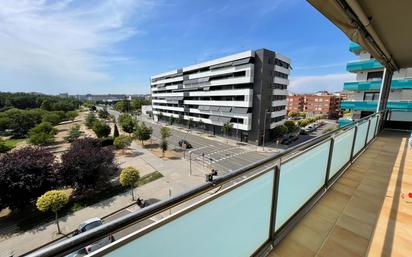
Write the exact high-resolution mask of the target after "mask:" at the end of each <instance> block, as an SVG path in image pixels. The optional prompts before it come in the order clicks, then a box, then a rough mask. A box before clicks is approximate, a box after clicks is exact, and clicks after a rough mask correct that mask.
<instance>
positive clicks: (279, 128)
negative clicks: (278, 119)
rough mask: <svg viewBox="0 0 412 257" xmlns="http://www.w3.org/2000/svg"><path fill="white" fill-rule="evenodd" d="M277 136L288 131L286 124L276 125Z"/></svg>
mask: <svg viewBox="0 0 412 257" xmlns="http://www.w3.org/2000/svg"><path fill="white" fill-rule="evenodd" d="M273 132H274V134H275V137H282V136H283V135H285V134H287V133H288V128H287V127H286V126H285V125H279V126H276V127H275V128H274V129H273Z"/></svg>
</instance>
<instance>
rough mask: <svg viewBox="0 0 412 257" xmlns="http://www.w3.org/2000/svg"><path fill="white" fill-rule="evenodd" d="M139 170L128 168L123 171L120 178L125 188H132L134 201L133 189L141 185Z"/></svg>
mask: <svg viewBox="0 0 412 257" xmlns="http://www.w3.org/2000/svg"><path fill="white" fill-rule="evenodd" d="M139 179H140V175H139V170H137V169H136V168H134V167H126V168H124V169H123V170H122V172H121V173H120V176H119V182H120V184H121V185H122V186H124V187H130V189H131V192H132V200H133V201H134V193H133V189H134V187H136V186H137V183H139Z"/></svg>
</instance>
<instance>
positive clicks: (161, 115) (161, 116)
mask: <svg viewBox="0 0 412 257" xmlns="http://www.w3.org/2000/svg"><path fill="white" fill-rule="evenodd" d="M162 119H163V113H161V112H159V114H157V121H162Z"/></svg>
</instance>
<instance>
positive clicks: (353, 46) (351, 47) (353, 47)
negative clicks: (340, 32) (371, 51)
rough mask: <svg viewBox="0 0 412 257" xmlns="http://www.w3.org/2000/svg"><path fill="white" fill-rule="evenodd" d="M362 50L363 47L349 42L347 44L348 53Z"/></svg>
mask: <svg viewBox="0 0 412 257" xmlns="http://www.w3.org/2000/svg"><path fill="white" fill-rule="evenodd" d="M362 49H363V47H362V46H361V45H359V44H357V43H355V42H350V44H349V51H351V52H352V53H356V52H359V51H360V50H362Z"/></svg>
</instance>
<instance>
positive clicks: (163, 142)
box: [160, 139, 168, 157]
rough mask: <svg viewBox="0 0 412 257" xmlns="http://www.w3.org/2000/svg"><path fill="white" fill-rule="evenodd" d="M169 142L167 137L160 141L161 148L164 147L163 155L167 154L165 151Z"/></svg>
mask: <svg viewBox="0 0 412 257" xmlns="http://www.w3.org/2000/svg"><path fill="white" fill-rule="evenodd" d="M167 147H168V143H167V140H166V139H162V140H161V141H160V149H162V156H163V157H164V156H165V152H166V151H167Z"/></svg>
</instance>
